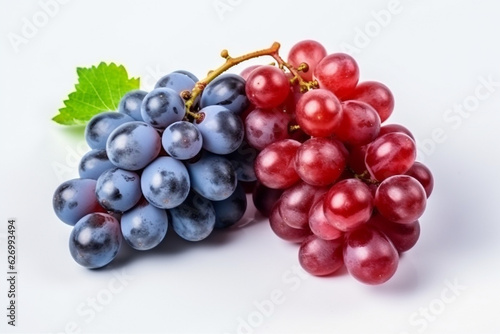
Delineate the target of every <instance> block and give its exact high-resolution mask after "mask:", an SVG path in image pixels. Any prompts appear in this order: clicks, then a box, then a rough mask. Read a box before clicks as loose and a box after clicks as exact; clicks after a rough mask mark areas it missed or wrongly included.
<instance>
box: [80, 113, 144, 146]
mask: <svg viewBox="0 0 500 334" xmlns="http://www.w3.org/2000/svg"><path fill="white" fill-rule="evenodd" d="M133 121H134V119H133V118H132V117H130V116H128V115H125V114H121V113H117V112H114V111H106V112H102V113H99V114H97V115H95V116H94V117H92V118H91V119H90V121H89V122H88V123H87V125H86V126H85V132H84V136H85V140H86V141H87V144H88V145H89V146H90V148H92V149H105V148H106V142H107V140H108V138H109V136H110V134H111V132H113V130H115V129H116V128H117V127H119V126H120V125H122V124H126V123H129V122H133Z"/></svg>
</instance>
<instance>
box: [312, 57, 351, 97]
mask: <svg viewBox="0 0 500 334" xmlns="http://www.w3.org/2000/svg"><path fill="white" fill-rule="evenodd" d="M313 77H314V79H316V80H317V81H318V83H319V87H320V88H324V89H328V90H329V91H331V92H332V93H334V94H335V95H336V96H337V97H338V98H339V99H341V100H343V99H345V98H346V97H348V96H349V95H351V94H352V91H353V90H354V88H355V87H356V85H357V83H358V80H359V68H358V64H357V63H356V61H355V60H354V58H352V57H351V56H349V55H348V54H345V53H333V54H330V55H328V56H326V57H324V58H323V59H322V60H321V61H320V62H319V63H318V64H317V65H316V68H315V69H314V74H313Z"/></svg>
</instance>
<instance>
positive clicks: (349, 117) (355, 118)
mask: <svg viewBox="0 0 500 334" xmlns="http://www.w3.org/2000/svg"><path fill="white" fill-rule="evenodd" d="M379 131H380V117H379V115H378V114H377V111H376V110H375V109H373V107H372V106H370V105H369V104H367V103H364V102H360V101H354V100H349V101H345V102H343V103H342V118H341V120H340V125H339V127H338V129H337V130H336V131H335V135H336V137H337V138H338V139H340V140H341V141H343V142H344V143H346V144H347V145H350V146H363V145H366V144H369V143H371V142H372V141H373V140H374V139H375V138H377V136H378V133H379Z"/></svg>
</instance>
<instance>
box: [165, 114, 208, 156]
mask: <svg viewBox="0 0 500 334" xmlns="http://www.w3.org/2000/svg"><path fill="white" fill-rule="evenodd" d="M161 140H162V146H163V148H164V149H165V151H166V152H167V153H168V154H169V155H170V156H171V157H172V158H175V159H178V160H187V159H191V158H194V157H195V156H196V155H197V154H198V153H200V151H201V148H202V146H203V137H202V135H201V133H200V130H198V128H197V127H196V126H195V125H194V124H193V123H189V122H186V121H178V122H175V123H172V124H170V125H169V126H168V127H167V128H166V129H165V131H164V132H163V134H162V137H161Z"/></svg>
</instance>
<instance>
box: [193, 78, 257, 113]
mask: <svg viewBox="0 0 500 334" xmlns="http://www.w3.org/2000/svg"><path fill="white" fill-rule="evenodd" d="M212 105H219V106H223V107H226V108H227V109H228V110H230V111H232V112H234V113H236V114H241V113H242V112H243V111H245V109H246V108H248V106H249V105H250V101H249V100H248V98H247V96H246V95H245V80H244V79H243V78H242V77H241V76H239V75H237V74H231V73H226V74H222V75H220V76H218V77H217V78H215V79H214V80H213V81H212V82H210V83H209V84H208V85H207V86H206V87H205V89H204V90H203V94H202V95H201V99H200V106H201V107H202V108H204V107H207V106H212Z"/></svg>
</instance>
